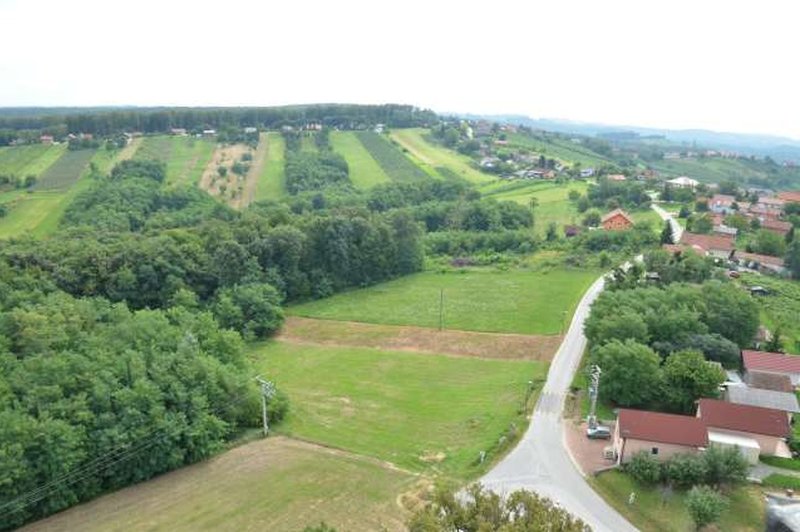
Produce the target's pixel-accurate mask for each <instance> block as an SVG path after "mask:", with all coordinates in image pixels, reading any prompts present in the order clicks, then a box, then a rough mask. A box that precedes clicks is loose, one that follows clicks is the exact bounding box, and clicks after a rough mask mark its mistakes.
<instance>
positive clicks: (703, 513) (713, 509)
mask: <svg viewBox="0 0 800 532" xmlns="http://www.w3.org/2000/svg"><path fill="white" fill-rule="evenodd" d="M727 505H728V501H727V500H726V499H725V497H723V496H722V495H720V494H719V493H717V492H716V491H714V490H713V489H711V488H709V487H707V486H695V487H694V488H692V489H691V490H689V493H688V494H687V495H686V509H687V510H688V511H689V515H690V516H692V521H694V524H695V525H697V528H702V527H704V526H705V525H708V524H711V523H714V522H715V521H717V520H718V519H719V518H720V516H721V515H722V511H723V510H724V509H725V507H726V506H727Z"/></svg>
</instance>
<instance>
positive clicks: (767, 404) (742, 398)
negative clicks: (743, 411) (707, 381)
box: [725, 386, 800, 422]
mask: <svg viewBox="0 0 800 532" xmlns="http://www.w3.org/2000/svg"><path fill="white" fill-rule="evenodd" d="M725 400H726V401H728V402H729V403H734V404H737V405H749V406H760V407H762V408H771V409H773V410H780V411H782V412H786V413H787V414H788V415H789V416H788V417H789V422H791V420H792V414H796V413H797V412H800V405H798V403H797V396H796V395H795V394H793V393H791V392H776V391H774V390H763V389H761V388H750V387H749V386H729V387H728V389H727V390H725Z"/></svg>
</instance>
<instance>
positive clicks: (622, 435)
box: [614, 409, 708, 464]
mask: <svg viewBox="0 0 800 532" xmlns="http://www.w3.org/2000/svg"><path fill="white" fill-rule="evenodd" d="M707 446H708V433H707V431H706V427H705V425H704V424H703V421H702V420H700V419H698V418H696V417H692V416H679V415H675V414H664V413H661V412H647V411H644V410H628V409H620V411H619V416H618V417H617V425H616V427H615V428H614V448H615V449H616V451H617V460H618V462H619V463H622V464H624V463H626V462H627V461H629V460H630V459H631V457H632V456H633V455H634V454H636V453H638V452H641V451H646V452H648V453H650V454H652V455H654V456H656V457H657V458H658V459H659V460H665V459H667V458H669V457H670V456H672V455H675V454H679V453H696V452H698V451H699V450H700V449H701V448H705V447H707Z"/></svg>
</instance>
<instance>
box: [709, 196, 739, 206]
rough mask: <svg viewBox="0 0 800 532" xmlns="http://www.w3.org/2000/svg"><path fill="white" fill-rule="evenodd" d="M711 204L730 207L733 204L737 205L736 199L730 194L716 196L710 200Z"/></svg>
mask: <svg viewBox="0 0 800 532" xmlns="http://www.w3.org/2000/svg"><path fill="white" fill-rule="evenodd" d="M709 203H711V204H712V205H726V206H730V205H731V204H733V203H736V197H735V196H729V195H728V194H714V195H713V196H712V197H711V199H710V200H709Z"/></svg>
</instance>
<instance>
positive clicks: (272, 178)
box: [256, 132, 286, 201]
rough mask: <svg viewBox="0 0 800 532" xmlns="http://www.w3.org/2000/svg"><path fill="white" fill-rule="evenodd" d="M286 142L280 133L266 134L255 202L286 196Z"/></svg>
mask: <svg viewBox="0 0 800 532" xmlns="http://www.w3.org/2000/svg"><path fill="white" fill-rule="evenodd" d="M285 151H286V142H285V141H284V140H283V136H282V135H281V134H280V133H275V132H270V133H267V155H266V160H265V161H264V166H263V167H262V169H261V175H260V176H258V185H257V187H256V201H262V200H276V199H279V198H281V197H282V196H284V195H286V177H285V175H284V157H285Z"/></svg>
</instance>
